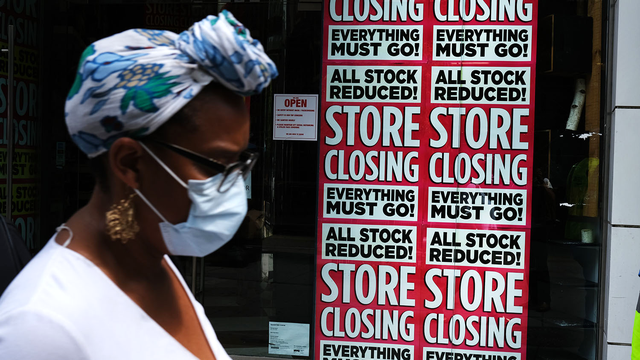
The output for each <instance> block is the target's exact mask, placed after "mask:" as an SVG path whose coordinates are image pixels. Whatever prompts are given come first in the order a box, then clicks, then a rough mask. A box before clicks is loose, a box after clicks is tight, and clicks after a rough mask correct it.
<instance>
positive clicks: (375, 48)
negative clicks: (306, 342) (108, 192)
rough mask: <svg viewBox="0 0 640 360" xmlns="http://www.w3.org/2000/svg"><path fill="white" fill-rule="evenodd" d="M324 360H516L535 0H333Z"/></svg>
mask: <svg viewBox="0 0 640 360" xmlns="http://www.w3.org/2000/svg"><path fill="white" fill-rule="evenodd" d="M324 4H325V9H324V50H323V51H324V58H323V60H324V66H323V89H322V94H321V113H320V114H321V117H320V145H319V146H320V178H319V187H320V188H319V191H318V194H319V209H318V211H319V224H318V254H317V274H316V279H317V281H316V327H315V334H316V336H315V352H316V354H315V358H317V359H332V360H333V359H345V360H346V359H361V360H362V359H402V360H408V359H425V360H427V359H456V360H457V359H524V358H525V354H526V339H527V311H528V310H527V305H528V292H529V291H528V268H529V263H528V262H529V260H528V257H529V256H528V255H529V237H530V226H531V201H530V199H531V191H532V186H531V184H532V172H533V171H532V162H533V159H532V157H533V120H534V113H533V112H534V100H535V93H534V89H535V86H534V81H535V58H536V52H535V51H536V49H535V44H536V33H537V25H536V19H537V1H536V0H511V1H506V0H476V1H463V0H422V1H421V0H403V1H382V0H358V1H352V0H328V1H325V3H324Z"/></svg>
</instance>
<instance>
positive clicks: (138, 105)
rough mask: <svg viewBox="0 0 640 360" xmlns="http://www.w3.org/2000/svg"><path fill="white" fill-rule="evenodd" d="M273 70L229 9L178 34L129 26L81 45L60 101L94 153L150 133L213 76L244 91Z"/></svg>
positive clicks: (79, 139)
mask: <svg viewBox="0 0 640 360" xmlns="http://www.w3.org/2000/svg"><path fill="white" fill-rule="evenodd" d="M277 75H278V71H277V69H276V66H275V64H274V63H273V61H271V59H269V57H268V56H267V55H266V54H265V53H264V50H263V48H262V45H261V44H260V42H258V41H257V40H254V39H252V38H251V35H250V34H249V30H248V29H245V28H244V27H243V25H242V24H241V23H240V22H238V21H237V20H236V19H235V18H234V17H233V15H231V13H229V12H227V11H223V12H222V13H220V14H219V15H218V16H213V15H210V16H208V17H206V18H205V19H203V20H201V21H199V22H197V23H195V24H193V26H191V28H190V29H189V30H187V31H184V32H182V33H181V34H180V35H178V34H175V33H173V32H170V31H164V30H146V29H132V30H127V31H124V32H122V33H120V34H116V35H113V36H110V37H108V38H104V39H101V40H98V41H96V42H94V43H93V44H91V45H90V46H89V47H88V48H87V49H86V50H85V51H84V52H83V53H82V57H81V58H80V64H79V66H78V73H77V75H76V80H75V82H74V84H73V87H72V88H71V90H70V92H69V95H68V97H67V102H66V105H65V117H66V121H67V127H68V129H69V133H70V134H71V138H72V139H73V141H74V142H75V143H76V144H77V145H78V146H79V147H80V149H81V150H82V151H83V152H85V153H86V154H87V155H88V156H89V157H90V158H93V157H96V156H98V155H100V154H101V153H103V152H105V151H107V150H108V149H109V147H110V146H111V144H112V143H113V142H114V141H115V140H116V139H118V138H120V137H123V136H130V137H139V136H143V135H147V134H150V133H152V132H153V131H154V130H156V129H157V128H158V127H160V126H161V125H162V124H164V123H165V122H166V121H167V120H169V119H170V118H171V117H172V116H173V115H174V114H175V113H176V112H177V111H178V110H180V109H181V108H182V107H183V106H184V105H185V104H187V103H188V102H189V101H190V100H191V99H192V98H193V97H194V96H195V95H197V94H198V93H199V92H200V90H202V88H203V87H204V86H206V85H207V84H209V83H210V82H211V81H215V82H219V83H221V84H222V85H224V86H226V87H227V88H229V89H231V90H232V91H234V92H236V93H238V94H240V95H243V96H249V95H252V94H257V93H259V92H261V91H262V89H263V88H264V87H265V86H267V85H268V84H269V82H270V81H271V80H272V79H274V78H275V77H276V76H277Z"/></svg>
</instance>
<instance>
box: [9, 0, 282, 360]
mask: <svg viewBox="0 0 640 360" xmlns="http://www.w3.org/2000/svg"><path fill="white" fill-rule="evenodd" d="M275 76H277V70H276V68H275V65H274V64H273V62H272V61H271V60H270V59H269V58H268V56H267V55H266V54H264V52H263V49H262V46H261V45H260V43H259V42H257V41H255V40H253V39H252V38H251V37H250V34H249V32H248V30H246V29H244V28H243V26H242V24H240V23H239V22H237V21H236V20H235V19H234V18H233V16H232V15H231V14H230V13H228V12H223V13H221V14H220V15H219V16H218V17H215V16H209V17H207V18H206V19H204V20H202V21H200V22H198V23H196V24H194V25H193V26H192V27H191V28H190V29H189V30H188V31H185V32H183V33H182V34H180V35H179V36H178V35H176V34H174V33H171V32H167V31H153V30H142V29H134V30H128V31H125V32H123V33H120V34H117V35H114V36H111V37H109V38H106V39H102V40H100V41H97V42H95V43H94V44H92V45H91V46H90V47H89V48H87V50H85V52H84V53H83V55H82V57H81V59H80V65H79V68H78V75H77V78H76V82H75V84H74V85H73V87H72V89H71V91H70V93H69V96H68V98H67V104H66V120H67V126H68V128H69V132H70V134H71V136H72V138H73V140H74V142H76V144H77V145H78V146H79V147H80V149H81V150H82V151H84V152H85V153H86V154H87V155H88V156H89V157H90V158H92V159H93V160H92V161H94V162H95V167H96V169H97V171H96V173H97V185H96V187H95V189H94V192H93V196H92V198H91V200H90V201H89V203H88V205H87V206H85V207H84V208H82V209H80V210H79V211H78V212H77V213H76V214H74V215H73V216H72V217H71V218H70V219H69V221H68V222H66V224H63V225H62V226H60V227H59V228H58V233H57V234H56V235H55V236H54V237H53V238H52V240H51V241H50V242H49V243H48V244H47V245H46V246H45V247H44V248H43V249H42V251H41V252H40V253H39V254H38V256H36V257H35V258H34V259H33V260H32V261H31V262H30V263H29V265H28V266H27V267H26V268H25V269H24V270H23V271H22V272H21V273H20V274H19V276H18V277H17V278H16V279H15V280H14V281H13V283H12V284H11V285H10V286H9V288H8V289H7V291H6V292H5V294H4V295H3V297H2V298H1V299H0V359H12V360H15V359H30V360H31V359H48V360H51V359H65V360H69V359H194V358H199V359H218V360H221V359H229V356H228V355H227V354H226V352H225V351H224V349H223V348H222V346H221V345H220V343H219V342H218V340H217V338H216V336H215V333H214V331H213V328H212V327H211V324H210V323H209V321H208V320H207V318H206V316H205V314H204V310H203V308H202V306H201V305H200V304H198V303H197V302H196V301H195V300H194V298H193V296H192V295H191V294H190V293H189V291H188V289H187V287H186V285H185V283H184V280H183V279H182V278H181V276H180V274H179V273H178V271H177V270H176V268H175V267H174V265H173V264H172V263H171V261H170V260H169V257H168V256H167V255H166V254H172V255H183V256H205V255H207V254H209V253H211V252H213V251H215V250H216V249H217V248H219V247H220V246H222V245H223V244H224V243H225V242H226V241H228V240H229V239H230V238H231V237H232V236H233V234H234V233H235V231H236V230H237V228H238V226H239V225H240V223H241V221H242V220H243V218H244V215H245V213H246V209H247V202H246V196H245V192H244V181H243V175H246V174H247V173H248V171H249V170H250V169H251V167H252V165H253V162H254V161H255V159H256V157H255V156H253V155H251V154H247V153H246V152H245V151H244V150H245V148H246V147H247V144H248V137H249V115H248V113H247V110H246V107H245V105H244V101H243V97H242V96H241V95H250V94H254V93H258V92H260V91H261V90H262V89H263V88H264V87H265V86H266V85H268V83H269V82H270V81H271V79H273V78H274V77H275ZM158 224H159V225H158Z"/></svg>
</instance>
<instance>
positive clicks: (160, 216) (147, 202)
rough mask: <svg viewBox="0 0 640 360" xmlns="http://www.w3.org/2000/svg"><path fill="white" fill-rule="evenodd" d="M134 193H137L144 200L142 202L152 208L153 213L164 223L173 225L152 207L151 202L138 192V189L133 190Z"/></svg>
mask: <svg viewBox="0 0 640 360" xmlns="http://www.w3.org/2000/svg"><path fill="white" fill-rule="evenodd" d="M133 191H135V192H136V194H138V196H140V199H142V201H144V202H145V203H146V204H147V205H148V206H149V207H150V208H151V210H153V212H154V213H156V215H158V217H159V218H160V219H162V221H164V222H166V223H169V224H171V223H170V222H168V221H167V219H165V218H164V216H162V214H160V212H159V211H158V210H157V209H156V208H155V206H153V205H151V202H149V200H147V198H146V197H144V195H142V193H141V192H140V191H138V189H133Z"/></svg>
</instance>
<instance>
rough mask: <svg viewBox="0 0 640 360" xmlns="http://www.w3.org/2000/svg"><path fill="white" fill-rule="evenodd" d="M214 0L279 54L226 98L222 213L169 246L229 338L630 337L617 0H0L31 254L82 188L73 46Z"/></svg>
mask: <svg viewBox="0 0 640 360" xmlns="http://www.w3.org/2000/svg"><path fill="white" fill-rule="evenodd" d="M460 3H462V4H463V6H462V7H461V6H460ZM222 9H227V10H229V11H231V12H232V13H233V14H234V15H235V16H236V18H238V20H240V21H241V22H243V23H244V24H245V25H247V27H248V28H249V29H251V34H252V36H253V37H255V38H257V39H259V40H260V41H261V43H262V44H263V45H264V47H265V50H266V52H267V53H268V54H269V56H270V57H272V59H274V61H275V62H276V64H277V66H278V69H279V72H280V76H279V77H278V78H277V79H276V80H275V81H274V82H273V84H272V85H271V86H270V87H269V88H268V89H266V91H265V92H264V93H263V94H261V95H258V96H254V97H251V98H250V99H247V106H248V107H249V109H250V113H251V137H250V147H252V148H253V149H255V150H257V151H258V152H260V155H261V161H260V164H259V165H257V166H256V168H254V170H253V171H252V174H251V177H250V178H249V179H248V181H247V184H246V187H247V198H248V202H249V212H248V214H247V217H246V219H245V221H244V223H243V225H242V226H241V228H240V230H239V232H238V234H236V236H235V237H234V238H233V240H232V241H231V242H230V243H229V244H227V245H226V246H225V247H223V248H222V249H221V250H219V251H217V252H216V253H214V254H212V255H210V256H208V257H206V258H204V259H191V258H176V259H175V261H176V263H177V264H178V265H179V266H180V269H181V271H182V272H183V274H184V276H185V278H186V280H187V282H188V283H189V284H190V285H191V287H192V290H193V291H194V293H195V294H196V296H197V297H198V299H199V300H200V301H201V302H202V303H203V305H204V307H205V310H206V312H207V315H208V316H209V318H210V320H211V322H212V324H213V326H214V328H215V329H216V331H217V334H218V337H219V338H220V340H221V342H222V344H223V345H224V346H225V347H226V348H227V350H228V352H229V353H230V354H231V355H232V357H233V358H237V359H248V358H263V357H265V358H313V359H403V360H404V359H440V358H444V359H447V358H448V357H447V356H448V355H447V354H454V355H449V356H454V357H455V356H456V355H455V354H461V355H458V356H463V357H462V358H464V356H465V355H466V356H476V355H477V356H479V357H475V358H482V356H488V357H486V358H492V359H525V358H526V359H627V358H629V357H630V351H631V347H630V343H631V331H632V327H633V317H634V314H635V313H634V311H635V308H636V301H637V299H638V293H639V292H640V279H638V277H637V274H638V270H639V269H640V262H638V261H637V260H636V259H637V258H638V256H637V254H640V241H639V240H638V239H640V230H639V229H640V205H639V204H640V190H638V188H637V186H635V182H636V180H635V179H637V178H638V176H640V164H639V163H638V162H637V161H636V159H637V154H640V145H639V144H640V142H639V141H637V140H636V137H637V136H640V122H638V121H639V120H637V119H636V118H637V117H640V100H639V99H640V90H638V87H637V85H636V84H637V82H638V81H639V80H640V69H639V68H638V67H637V66H636V63H637V60H636V59H638V58H640V56H638V55H640V53H638V52H640V50H637V49H638V46H637V39H638V38H640V26H638V25H637V21H636V19H637V18H639V17H640V4H639V3H637V1H635V0H609V1H606V0H603V1H600V0H577V1H576V0H475V1H461V0H460V1H459V0H450V1H449V0H441V1H433V0H404V1H381V0H380V1H376V0H364V1H362V0H361V1H348V0H331V1H329V0H327V1H324V2H322V1H316V0H309V1H306V0H294V1H252V0H248V1H233V2H214V1H206V0H203V1H185V0H183V1H177V0H175V1H151V0H149V1H143V0H135V1H127V0H99V1H98V0H96V1H92V0H88V1H81V0H57V1H49V0H46V1H38V0H6V1H2V0H0V13H1V15H0V26H1V29H0V42H2V43H3V45H2V46H3V47H8V34H7V33H6V30H5V29H6V28H8V25H14V29H15V30H16V32H15V38H14V39H15V43H14V59H15V60H14V61H15V65H14V74H13V75H14V79H15V82H14V84H15V85H14V90H13V94H11V97H13V100H11V99H10V96H9V94H8V91H7V77H8V71H7V63H8V58H7V55H6V54H5V55H2V56H0V60H1V61H2V63H0V71H2V72H3V74H2V77H0V90H1V91H0V95H1V96H0V116H1V117H2V118H1V120H2V123H3V126H4V129H5V130H4V131H3V134H4V135H3V137H2V138H1V139H2V140H0V141H1V143H0V148H1V149H6V143H7V140H6V138H7V135H6V133H7V131H6V123H7V120H6V119H7V118H8V114H7V104H8V103H9V102H10V101H11V103H12V104H14V106H13V109H14V110H13V114H12V118H13V124H14V144H15V146H14V150H13V151H14V155H13V170H12V175H13V176H12V178H11V182H12V183H13V185H12V188H13V192H12V207H11V208H12V220H13V221H14V223H15V224H16V225H17V226H18V228H19V229H20V230H21V231H22V234H23V237H24V239H25V241H26V242H27V245H28V247H29V248H30V249H31V251H32V252H33V253H36V252H37V251H38V250H39V249H40V248H42V246H43V245H44V244H45V243H46V241H48V239H49V238H50V236H51V234H53V232H54V229H55V228H56V227H57V226H58V225H59V224H60V223H62V222H64V220H65V219H67V218H68V217H69V216H71V214H73V212H74V211H76V210H77V209H78V208H80V207H81V206H83V205H84V203H86V202H87V201H88V199H89V196H90V194H91V191H92V189H93V178H92V174H91V169H90V167H89V164H88V161H87V160H86V159H85V157H84V155H82V153H81V152H80V151H79V150H78V149H77V148H76V147H75V145H74V144H73V143H72V142H71V140H70V138H69V136H68V135H67V132H66V126H65V124H64V108H63V107H64V100H65V97H66V93H67V91H68V89H69V88H70V87H71V85H72V82H73V79H74V77H75V72H76V66H77V60H78V58H79V56H80V54H81V52H82V51H83V50H84V48H85V47H86V46H88V45H89V44H90V43H91V42H93V41H95V40H97V39H100V38H102V37H105V36H108V35H110V34H113V33H117V32H120V31H123V30H126V29H129V28H135V27H143V28H152V29H163V30H169V31H174V32H180V31H182V30H183V29H185V28H186V27H187V26H188V25H189V24H191V23H193V22H195V21H198V20H200V19H202V18H204V17H205V16H206V15H208V14H216V13H218V12H219V11H220V10H222ZM3 151H4V152H1V153H0V154H5V155H4V156H3V157H2V159H4V160H3V162H2V165H3V166H2V168H3V169H6V165H5V164H6V162H7V156H6V154H7V152H6V150H3ZM2 171H3V173H2V176H1V177H0V183H2V184H4V185H2V186H4V187H2V188H1V189H3V190H2V191H3V193H2V200H3V202H2V204H3V208H2V210H3V212H6V199H7V193H6V186H7V185H6V184H7V176H6V170H2ZM472 358H474V357H472Z"/></svg>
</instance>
